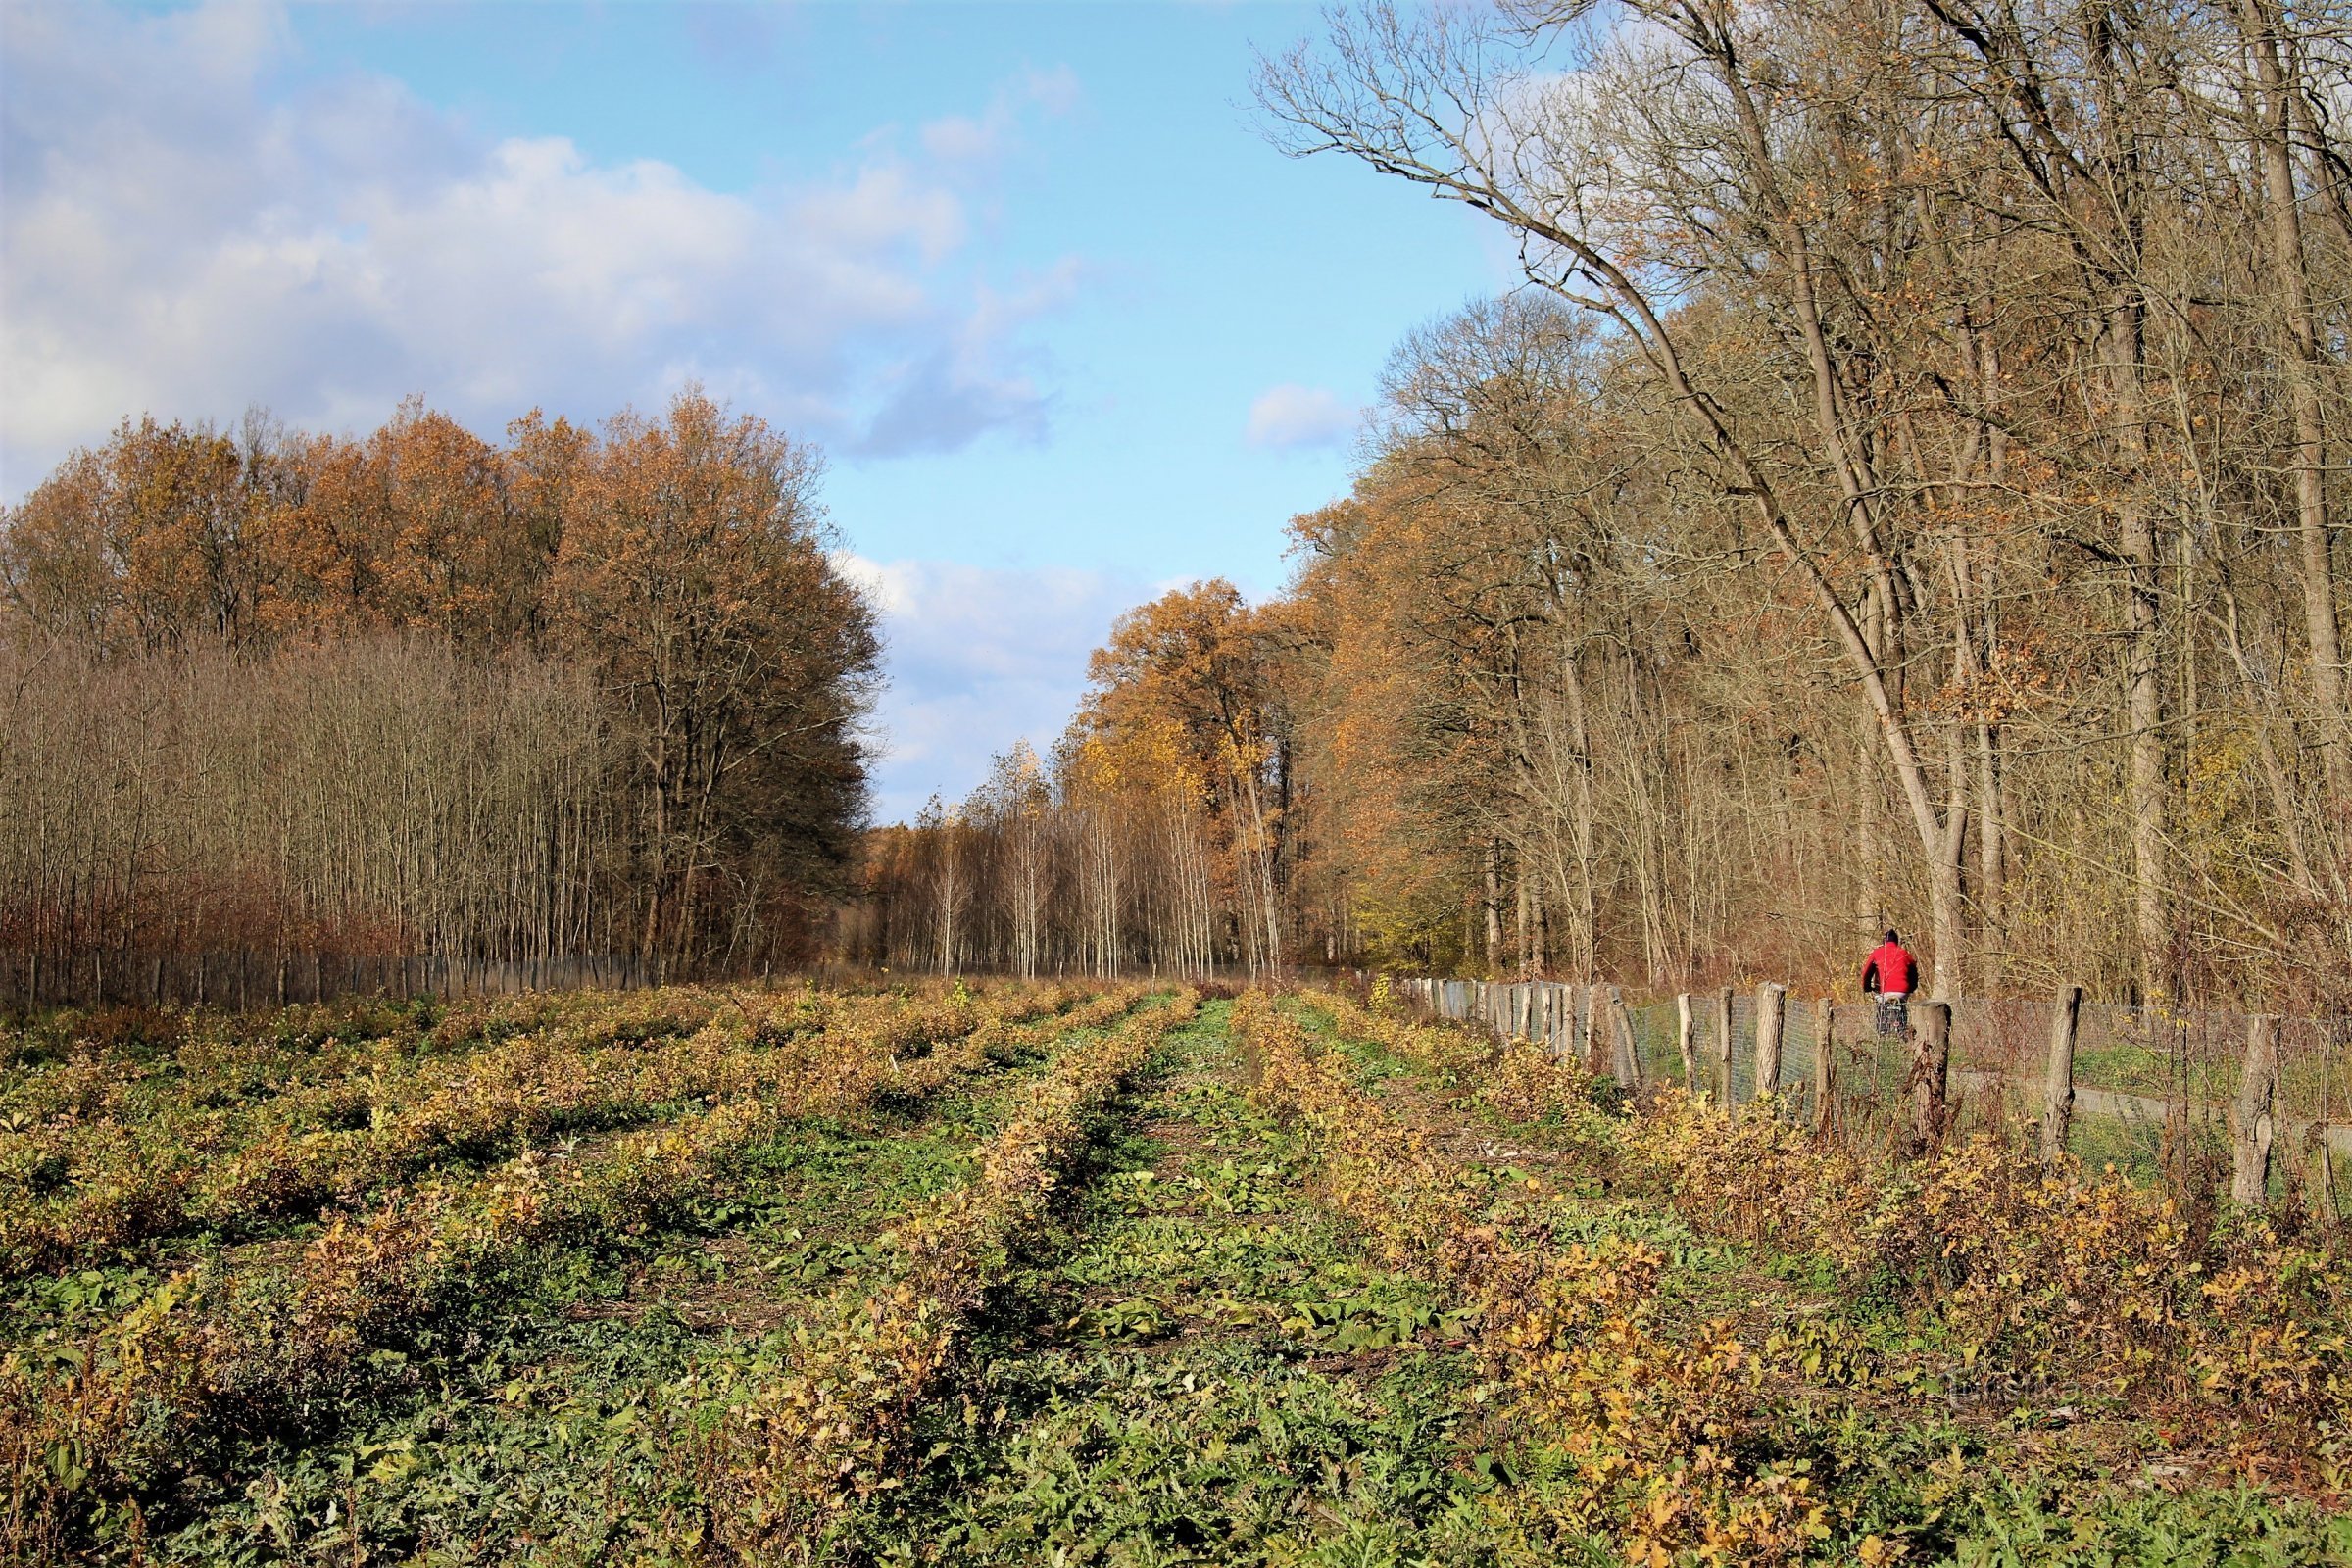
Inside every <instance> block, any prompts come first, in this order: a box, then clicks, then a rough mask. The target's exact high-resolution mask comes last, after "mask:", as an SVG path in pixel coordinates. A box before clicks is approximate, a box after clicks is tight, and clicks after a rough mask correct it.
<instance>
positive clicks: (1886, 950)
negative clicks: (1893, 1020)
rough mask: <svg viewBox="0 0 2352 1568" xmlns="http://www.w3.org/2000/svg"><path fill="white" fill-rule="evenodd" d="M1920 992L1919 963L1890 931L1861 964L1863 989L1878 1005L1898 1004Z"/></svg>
mask: <svg viewBox="0 0 2352 1568" xmlns="http://www.w3.org/2000/svg"><path fill="white" fill-rule="evenodd" d="M1918 989H1919V960H1918V959H1917V958H1914V957H1913V956H1911V950H1910V949H1909V948H1906V947H1904V946H1903V940H1902V938H1900V937H1898V936H1896V935H1895V934H1894V933H1893V932H1891V931H1889V932H1887V940H1886V941H1884V942H1882V943H1880V944H1879V945H1878V946H1877V947H1876V948H1873V949H1872V950H1871V954H1870V961H1869V962H1867V963H1865V964H1863V965H1862V990H1863V993H1864V994H1865V995H1867V996H1871V997H1875V998H1877V999H1878V1000H1879V1001H1881V1002H1900V1001H1902V1000H1903V999H1904V998H1905V997H1908V996H1909V995H1911V993H1912V992H1914V991H1917V990H1918Z"/></svg>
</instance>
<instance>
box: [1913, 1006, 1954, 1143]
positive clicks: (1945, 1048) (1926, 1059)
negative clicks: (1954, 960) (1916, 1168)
mask: <svg viewBox="0 0 2352 1568" xmlns="http://www.w3.org/2000/svg"><path fill="white" fill-rule="evenodd" d="M1910 1011H1911V1082H1910V1084H1909V1085H1908V1087H1909V1089H1910V1091H1911V1128H1910V1134H1909V1136H1908V1138H1906V1140H1905V1141H1904V1147H1903V1152H1904V1153H1905V1154H1906V1155H1907V1156H1909V1157H1910V1158H1913V1159H1917V1158H1918V1157H1919V1156H1921V1155H1922V1154H1925V1153H1926V1152H1928V1151H1929V1150H1931V1149H1933V1148H1935V1147H1936V1140H1937V1139H1938V1138H1940V1137H1942V1136H1943V1119H1944V1116H1943V1112H1944V1105H1945V1103H1946V1096H1947V1095H1948V1093H1949V1091H1950V1078H1951V1069H1952V1005H1951V1004H1950V1003H1948V1002H1914V1003H1912V1004H1911V1008H1910Z"/></svg>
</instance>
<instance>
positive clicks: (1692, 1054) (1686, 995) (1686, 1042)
mask: <svg viewBox="0 0 2352 1568" xmlns="http://www.w3.org/2000/svg"><path fill="white" fill-rule="evenodd" d="M1674 1043H1675V1047H1676V1049H1677V1050H1679V1051H1680V1052H1681V1053H1682V1056H1683V1089H1684V1091H1685V1092H1686V1093H1688V1094H1693V1095H1695V1094H1697V1093H1698V1049H1697V1047H1698V1009H1697V1008H1696V1007H1694V1006H1692V1005H1691V993H1690V992H1688V991H1682V992H1677V993H1676V994H1675V998H1674Z"/></svg>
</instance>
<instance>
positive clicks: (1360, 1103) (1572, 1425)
mask: <svg viewBox="0 0 2352 1568" xmlns="http://www.w3.org/2000/svg"><path fill="white" fill-rule="evenodd" d="M1235 1028H1236V1032H1237V1034H1238V1035H1239V1036H1240V1037H1241V1038H1242V1039H1243V1040H1244V1042H1245V1044H1246V1045H1247V1046H1248V1047H1249V1048H1250V1050H1251V1051H1253V1052H1254V1053H1255V1054H1256V1055H1257V1058H1258V1064H1259V1074H1260V1076H1259V1089H1258V1092H1259V1094H1260V1096H1261V1097H1262V1098H1263V1100H1264V1101H1265V1102H1266V1103H1268V1104H1270V1105H1272V1106H1275V1107H1277V1108H1279V1109H1281V1110H1282V1111H1283V1112H1285V1113H1286V1114H1288V1115H1289V1116H1290V1117H1292V1118H1293V1119H1294V1120H1295V1121H1296V1122H1297V1124H1298V1125H1299V1126H1301V1127H1303V1128H1304V1129H1306V1130H1307V1131H1308V1132H1309V1133H1310V1135H1311V1136H1312V1137H1313V1138H1314V1140H1315V1141H1316V1142H1317V1143H1318V1144H1319V1145H1320V1146H1321V1149H1322V1152H1323V1170H1322V1173H1321V1178H1320V1183H1319V1187H1320V1191H1321V1194H1322V1197H1323V1198H1324V1201H1327V1202H1330V1203H1331V1204H1333V1205H1334V1206H1335V1207H1336V1208H1338V1209H1339V1210H1340V1211H1341V1212H1343V1213H1346V1214H1348V1216H1350V1217H1351V1218H1353V1219H1354V1220H1356V1221H1357V1222H1358V1223H1359V1224H1361V1225H1362V1226H1363V1227H1364V1228H1365V1230H1366V1232H1367V1233H1368V1235H1369V1236H1370V1237H1371V1238H1372V1239H1373V1240H1374V1241H1376V1243H1377V1244H1378V1246H1379V1247H1380V1249H1381V1250H1382V1251H1383V1253H1384V1254H1385V1255H1386V1256H1388V1257H1389V1258H1390V1259H1392V1260H1393V1261H1395V1262H1397V1263H1398V1264H1399V1265H1401V1266H1408V1267H1418V1268H1422V1269H1426V1270H1429V1271H1432V1272H1434V1273H1436V1274H1437V1275H1438V1276H1439V1277H1441V1278H1444V1279H1446V1280H1447V1281H1449V1282H1450V1283H1451V1284H1452V1286H1453V1288H1454V1289H1455V1290H1456V1291H1457V1292H1458V1293H1459V1296H1460V1299H1461V1301H1462V1304H1463V1307H1464V1311H1463V1321H1464V1322H1465V1323H1466V1324H1467V1325H1468V1332H1469V1338H1470V1348H1471V1350H1472V1352H1473V1353H1474V1354H1475V1355H1476V1356H1477V1357H1478V1359H1479V1360H1480V1362H1481V1363H1482V1365H1483V1367H1484V1371H1485V1376H1486V1377H1487V1378H1488V1379H1489V1380H1490V1382H1491V1385H1492V1388H1493V1390H1494V1396H1493V1397H1494V1401H1495V1411H1494V1413H1493V1415H1492V1416H1491V1421H1492V1425H1493V1434H1494V1438H1495V1447H1496V1449H1497V1450H1498V1451H1501V1452H1504V1453H1506V1454H1508V1455H1510V1456H1511V1457H1510V1459H1509V1461H1508V1466H1509V1468H1511V1469H1513V1470H1516V1471H1519V1472H1522V1473H1524V1474H1525V1475H1527V1476H1529V1477H1531V1478H1532V1477H1534V1476H1537V1475H1541V1476H1542V1477H1543V1478H1544V1484H1543V1485H1540V1486H1535V1485H1529V1486H1517V1487H1509V1488H1500V1489H1497V1490H1496V1491H1495V1492H1493V1493H1491V1494H1490V1495H1489V1497H1488V1501H1489V1504H1490V1507H1491V1508H1492V1509H1494V1510H1495V1511H1497V1512H1500V1513H1502V1514H1503V1515H1505V1516H1506V1517H1505V1518H1504V1519H1503V1520H1500V1521H1497V1523H1498V1524H1501V1525H1504V1526H1507V1527H1508V1529H1510V1530H1514V1531H1518V1532H1522V1533H1524V1532H1535V1533H1537V1534H1539V1535H1540V1536H1541V1538H1542V1539H1543V1540H1544V1541H1545V1542H1546V1543H1548V1544H1550V1545H1552V1546H1554V1547H1556V1548H1560V1549H1574V1550H1583V1551H1590V1550H1593V1549H1594V1548H1595V1547H1596V1546H1597V1545H1598V1544H1602V1543H1611V1544H1614V1545H1615V1547H1616V1548H1617V1549H1620V1550H1622V1552H1623V1553H1624V1555H1625V1556H1626V1558H1628V1559H1629V1560H1632V1561H1635V1562H1642V1563H1652V1562H1654V1563H1659V1564H1664V1563H1671V1562H1674V1561H1676V1560H1677V1559H1678V1558H1680V1557H1682V1556H1685V1555H1696V1556H1698V1557H1699V1558H1701V1559H1704V1560H1712V1561H1719V1562H1720V1561H1734V1560H1736V1561H1742V1562H1759V1563H1761V1562H1793V1561H1798V1560H1801V1559H1802V1558H1803V1557H1804V1556H1805V1555H1806V1554H1807V1552H1808V1551H1810V1550H1811V1549H1813V1547H1814V1546H1815V1544H1817V1543H1820V1542H1822V1541H1825V1540H1827V1539H1829V1538H1830V1537H1831V1536H1832V1534H1833V1531H1834V1524H1833V1521H1832V1518H1831V1515H1830V1510H1829V1508H1828V1506H1827V1504H1826V1503H1825V1502H1824V1501H1823V1499H1822V1498H1821V1497H1820V1496H1819V1495H1817V1494H1816V1491H1815V1483H1814V1480H1813V1478H1812V1477H1810V1476H1809V1475H1807V1474H1805V1473H1804V1472H1803V1470H1802V1468H1801V1467H1799V1466H1795V1465H1791V1464H1784V1463H1780V1462H1775V1461H1770V1460H1768V1461H1765V1462H1763V1463H1760V1464H1759V1463H1756V1462H1754V1460H1753V1459H1752V1457H1749V1456H1748V1455H1747V1454H1745V1453H1743V1448H1744V1447H1745V1446H1746V1445H1745V1444H1744V1443H1743V1441H1742V1440H1743V1439H1745V1438H1746V1437H1748V1436H1749V1435H1751V1433H1752V1429H1753V1427H1754V1424H1755V1392H1756V1383H1755V1380H1754V1379H1753V1378H1751V1377H1750V1376H1749V1372H1750V1365H1749V1363H1750V1359H1751V1358H1750V1354H1749V1351H1748V1349H1747V1348H1746V1347H1745V1346H1744V1345H1743V1344H1742V1343H1741V1341H1740V1338H1739V1336H1738V1334H1737V1333H1736V1332H1735V1329H1734V1327H1733V1325H1732V1324H1730V1323H1729V1322H1711V1323H1704V1324H1699V1325H1695V1326H1690V1325H1671V1324H1670V1323H1669V1321H1668V1314H1667V1312H1666V1310H1665V1303H1664V1302H1663V1299H1662V1298H1661V1295H1660V1291H1659V1286H1660V1282H1661V1278H1662V1276H1663V1274H1664V1272H1665V1269H1666V1266H1667V1263H1668V1257H1667V1254H1666V1253H1665V1252H1663V1251H1662V1250H1659V1249H1658V1248H1657V1247H1655V1246H1653V1245H1651V1244H1649V1243H1648V1242H1646V1241H1643V1240H1640V1239H1636V1238H1631V1237H1627V1236H1622V1235H1617V1234H1609V1233H1602V1234H1598V1235H1596V1236H1594V1237H1593V1240H1591V1241H1590V1242H1584V1241H1579V1242H1572V1243H1569V1244H1567V1245H1565V1246H1559V1245H1555V1244H1554V1243H1553V1241H1552V1240H1551V1228H1550V1223H1549V1221H1550V1214H1549V1207H1550V1205H1549V1204H1548V1203H1547V1202H1546V1201H1545V1198H1546V1193H1545V1190H1544V1184H1543V1183H1542V1182H1541V1181H1540V1180H1538V1179H1535V1178H1528V1179H1527V1183H1526V1187H1525V1196H1518V1195H1511V1194H1507V1193H1502V1194H1498V1193H1497V1192H1496V1191H1495V1184H1494V1182H1493V1181H1492V1179H1491V1177H1489V1176H1488V1175H1487V1174H1486V1173H1483V1172H1479V1171H1473V1170H1469V1169H1466V1168H1464V1167H1463V1166H1461V1165H1460V1164H1458V1163H1456V1162H1454V1161H1451V1160H1447V1159H1445V1158H1442V1157H1439V1156H1437V1155H1436V1154H1434V1153H1433V1152H1432V1150H1431V1147H1430V1140H1429V1137H1428V1135H1427V1133H1426V1132H1425V1131H1423V1130H1421V1129H1419V1128H1416V1127H1414V1126H1412V1125H1409V1124H1407V1123H1405V1122H1402V1121H1400V1120H1398V1119H1397V1117H1395V1116H1393V1115H1392V1114H1391V1113H1390V1112H1389V1110H1388V1109H1387V1108H1386V1107H1385V1106H1384V1105H1383V1104H1381V1103H1379V1102H1378V1101H1377V1100H1375V1099H1373V1098H1372V1097H1371V1096H1369V1095H1367V1094H1365V1093H1364V1092H1363V1091H1362V1090H1361V1089H1359V1088H1358V1087H1357V1086H1356V1083H1355V1074H1354V1072H1353V1070H1352V1067H1351V1064H1350V1063H1349V1061H1348V1058H1347V1057H1346V1056H1345V1055H1344V1054H1339V1053H1336V1052H1317V1051H1316V1050H1314V1049H1313V1047H1312V1044H1311V1042H1310V1039H1309V1036H1308V1033H1307V1031H1306V1030H1305V1029H1304V1028H1303V1027H1302V1026H1301V1025H1300V1024H1299V1021H1298V1020H1297V1019H1296V1018H1295V1017H1292V1016H1290V1015H1288V1014H1286V1013H1284V1012H1282V1011H1281V1010H1279V1009H1278V1008H1276V1007H1275V1006H1274V1005H1273V1004H1272V1003H1271V1002H1270V1001H1267V1000H1265V999H1262V998H1257V997H1251V998H1249V999H1246V1000H1245V1002H1244V1003H1243V1004H1242V1005H1241V1006H1239V1007H1237V1008H1236V1009H1235ZM1573 1071H1574V1070H1573V1069H1572V1068H1566V1069H1562V1078H1561V1080H1560V1084H1561V1087H1562V1088H1563V1089H1565V1090H1568V1091H1570V1092H1573V1091H1574V1089H1575V1083H1574V1079H1573ZM1676 1327H1681V1328H1684V1329H1685V1330H1686V1332H1683V1333H1680V1334H1677V1333H1675V1332H1673V1330H1674V1328H1676ZM1854 1546H1855V1549H1856V1550H1858V1551H1874V1552H1875V1551H1879V1550H1883V1549H1885V1548H1886V1543H1884V1542H1882V1541H1880V1540H1879V1539H1878V1538H1876V1537H1869V1538H1865V1539H1864V1540H1862V1541H1859V1542H1856V1543H1854Z"/></svg>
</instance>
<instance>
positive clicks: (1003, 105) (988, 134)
mask: <svg viewBox="0 0 2352 1568" xmlns="http://www.w3.org/2000/svg"><path fill="white" fill-rule="evenodd" d="M1078 100H1079V89H1078V77H1077V74H1076V73H1073V72H1072V71H1071V70H1070V68H1069V67H1067V66H1058V67H1055V68H1054V70H1052V71H1029V72H1025V73H1022V75H1021V78H1020V80H1018V81H1017V82H1013V83H1010V84H1008V85H1006V86H1004V87H1000V88H999V89H997V92H996V93H995V95H994V96H993V97H991V98H990V99H989V104H988V108H987V109H986V110H985V111H983V112H982V113H980V114H978V115H945V116H942V117H941V118H940V119H938V120H933V121H927V122H925V123H924V124H923V126H922V129H921V132H920V136H921V140H922V144H923V151H925V152H927V153H929V154H930V155H931V156H932V157H934V158H939V159H943V160H947V161H950V162H955V163H967V164H969V163H985V162H988V161H990V160H993V159H996V158H1000V157H1002V156H1003V155H1004V154H1005V150H1006V149H1007V148H1008V147H1009V146H1010V145H1011V143H1012V141H1013V139H1014V137H1015V135H1016V133H1017V132H1018V130H1019V126H1020V122H1021V116H1022V113H1023V111H1025V110H1027V109H1031V108H1034V109H1037V110H1039V111H1041V112H1043V113H1045V114H1048V115H1052V116H1055V117H1059V116H1062V115H1066V114H1068V113H1070V112H1071V111H1072V110H1074V109H1076V108H1077V107H1078Z"/></svg>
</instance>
